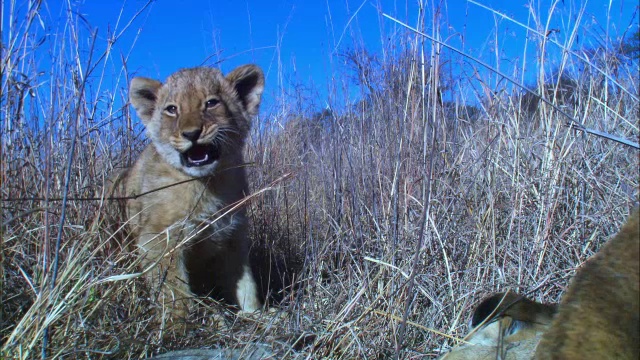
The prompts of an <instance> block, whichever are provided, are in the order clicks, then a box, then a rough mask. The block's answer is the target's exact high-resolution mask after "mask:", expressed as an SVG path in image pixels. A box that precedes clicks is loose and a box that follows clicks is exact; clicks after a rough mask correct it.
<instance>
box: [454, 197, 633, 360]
mask: <svg viewBox="0 0 640 360" xmlns="http://www.w3.org/2000/svg"><path fill="white" fill-rule="evenodd" d="M639 232H640V212H639V211H638V210H636V211H635V212H634V213H633V215H631V217H630V218H629V220H628V221H627V223H626V224H625V225H624V227H623V228H622V229H621V230H620V232H619V233H618V235H617V236H616V237H615V238H613V239H612V240H610V241H609V242H608V243H607V244H605V245H604V246H603V247H602V249H600V251H599V252H598V253H597V254H596V255H595V256H593V257H592V258H591V259H589V260H588V261H587V262H586V263H585V264H584V266H583V267H582V268H580V270H578V272H577V274H576V276H575V277H574V279H573V280H572V282H571V284H570V286H569V288H568V290H567V292H566V294H565V295H564V296H563V298H562V303H561V304H560V305H559V306H558V312H557V314H556V315H555V316H554V315H553V312H554V308H553V305H545V304H540V303H536V302H534V301H531V300H528V299H526V298H522V297H519V296H518V295H515V294H507V295H506V296H504V299H502V297H503V295H504V294H495V295H492V296H490V297H488V298H487V299H485V300H483V302H482V303H481V304H480V305H479V306H478V308H477V309H476V314H478V313H481V314H483V316H479V317H482V318H484V317H487V316H488V317H489V320H488V321H486V322H485V324H474V325H476V326H478V329H477V330H475V329H474V332H472V333H471V334H469V335H468V336H467V338H466V339H465V340H466V341H468V342H469V343H470V344H467V345H462V346H459V347H456V348H454V349H453V350H452V351H451V352H450V353H448V354H446V355H445V356H444V357H443V359H446V360H470V359H479V360H483V359H484V360H490V359H532V358H534V357H535V359H539V360H542V359H544V360H546V359H558V360H560V359H569V360H573V359H576V360H577V359H634V360H635V359H638V358H640V335H639V333H640V315H639V303H640V292H639V286H640V234H639ZM501 299H502V303H500V300H501ZM509 304H513V305H509ZM505 307H506V308H505ZM493 309H497V310H496V311H495V312H494V313H493V314H492V315H490V316H489V314H488V313H489V312H491V310H493ZM476 314H474V323H477V322H478V321H476V319H475V317H476ZM514 321H520V322H522V323H523V324H522V325H525V326H518V327H517V329H518V330H517V331H516V332H513V331H512V330H513V327H512V325H513V323H514ZM538 343H539V344H538Z"/></svg>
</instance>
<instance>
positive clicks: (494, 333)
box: [442, 292, 557, 360]
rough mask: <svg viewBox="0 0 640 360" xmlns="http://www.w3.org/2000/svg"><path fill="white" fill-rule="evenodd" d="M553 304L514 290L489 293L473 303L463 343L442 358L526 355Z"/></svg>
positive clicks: (547, 322)
mask: <svg viewBox="0 0 640 360" xmlns="http://www.w3.org/2000/svg"><path fill="white" fill-rule="evenodd" d="M556 308H557V306H556V304H543V303H539V302H536V301H533V300H530V299H528V298H526V297H524V296H522V295H518V294H516V293H514V292H506V293H495V294H492V295H490V296H488V297H486V298H485V299H483V300H482V302H480V304H478V306H476V308H475V310H474V313H473V317H472V320H471V327H472V329H473V330H472V331H471V332H470V333H469V335H467V336H466V337H465V339H464V341H465V342H466V344H465V345H462V346H459V347H457V348H455V349H453V350H452V351H451V352H450V353H448V354H447V355H445V356H444V357H443V358H442V359H446V360H456V359H458V360H463V359H496V358H497V359H520V358H521V357H522V356H521V354H522V353H525V354H529V358H530V355H531V354H532V353H533V350H534V349H535V346H536V344H537V342H538V341H539V340H540V337H541V336H542V333H543V332H544V331H545V330H547V328H548V327H549V325H550V324H551V320H552V319H553V316H554V314H555V312H556ZM514 345H517V346H520V347H519V348H518V347H514Z"/></svg>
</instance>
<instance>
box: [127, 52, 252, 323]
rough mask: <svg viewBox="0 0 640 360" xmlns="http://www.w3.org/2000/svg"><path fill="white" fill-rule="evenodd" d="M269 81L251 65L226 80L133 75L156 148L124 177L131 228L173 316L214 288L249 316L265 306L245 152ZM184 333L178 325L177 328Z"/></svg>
mask: <svg viewBox="0 0 640 360" xmlns="http://www.w3.org/2000/svg"><path fill="white" fill-rule="evenodd" d="M263 89H264V76H263V74H262V71H261V70H260V68H258V67H257V66H254V65H245V66H241V67H238V68H237V69H235V70H233V71H232V72H231V73H229V74H228V75H227V76H226V77H225V76H223V75H222V73H221V72H220V71H219V70H216V69H212V68H205V67H199V68H193V69H183V70H180V71H178V72H176V73H174V74H173V75H171V76H169V78H168V79H167V81H166V82H165V83H164V84H163V83H161V82H159V81H156V80H152V79H147V78H143V77H136V78H134V79H133V80H132V81H131V86H130V90H129V98H130V101H131V104H132V105H133V107H134V108H135V110H136V113H137V114H138V116H139V117H140V119H142V122H143V124H144V126H145V128H146V133H147V136H148V137H149V138H150V140H151V143H150V144H149V145H148V146H147V147H146V148H145V150H144V151H143V152H142V154H141V155H140V158H139V159H138V160H137V161H136V163H135V165H134V166H133V167H132V168H131V169H130V171H128V173H127V174H126V175H124V176H125V178H124V179H123V182H124V191H125V193H126V195H127V196H128V197H130V200H128V201H127V203H126V212H127V216H128V218H129V225H130V226H129V227H130V229H131V232H132V234H133V235H134V236H135V238H136V241H137V246H138V249H139V251H140V253H141V255H142V256H143V259H142V267H143V268H144V269H145V271H146V276H147V278H148V280H149V281H150V282H151V284H152V285H154V286H159V287H161V289H162V291H160V293H159V302H160V303H162V304H163V307H164V309H165V311H166V312H167V313H166V314H165V316H166V318H167V319H168V320H170V321H174V322H175V321H177V320H178V318H184V317H185V316H186V314H187V310H188V304H189V299H190V297H191V296H192V293H196V294H200V295H205V294H208V293H209V292H210V291H211V290H212V289H215V292H216V293H217V294H218V295H220V296H221V297H222V298H224V299H225V300H226V301H228V302H230V303H233V304H236V305H238V306H239V307H240V309H241V310H242V311H246V312H253V311H255V310H258V309H260V308H261V306H262V305H261V302H260V300H259V298H258V292H257V286H256V282H255V281H254V278H253V275H252V274H251V269H250V266H249V260H248V253H249V245H250V244H249V241H248V238H247V234H246V232H247V219H246V216H245V211H244V209H243V208H242V206H238V207H236V205H237V204H238V202H239V201H241V200H242V199H243V198H244V197H245V196H246V195H247V194H248V186H247V179H246V175H245V170H244V168H243V164H244V161H243V157H242V150H243V147H244V142H245V138H246V136H247V133H248V131H249V125H250V119H251V118H252V117H253V116H255V115H256V114H257V112H258V107H259V104H260V98H261V96H262V91H263ZM177 326H180V325H177Z"/></svg>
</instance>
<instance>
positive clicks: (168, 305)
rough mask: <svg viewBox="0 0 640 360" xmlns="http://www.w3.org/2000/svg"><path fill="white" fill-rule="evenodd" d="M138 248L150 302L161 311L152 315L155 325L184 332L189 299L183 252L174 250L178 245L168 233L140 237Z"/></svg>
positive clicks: (189, 292)
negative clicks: (149, 291)
mask: <svg viewBox="0 0 640 360" xmlns="http://www.w3.org/2000/svg"><path fill="white" fill-rule="evenodd" d="M138 247H139V249H138V250H139V252H140V254H141V256H142V261H141V265H142V268H143V270H144V271H145V277H146V279H147V282H148V284H149V285H150V286H151V290H152V292H153V293H152V296H153V299H154V300H155V302H156V303H157V304H158V306H159V307H160V312H159V313H157V314H155V316H157V319H156V321H155V322H157V323H159V324H160V325H161V330H163V331H164V330H166V329H173V330H174V331H177V332H183V331H184V330H185V329H186V327H185V325H186V318H187V315H188V314H189V304H190V301H191V297H192V294H191V291H190V289H189V281H188V275H187V271H186V268H185V263H184V257H183V250H182V249H180V248H178V247H177V242H176V241H175V240H173V239H171V236H170V235H169V234H168V233H160V234H157V235H142V236H140V238H139V241H138Z"/></svg>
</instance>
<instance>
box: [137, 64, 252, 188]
mask: <svg viewBox="0 0 640 360" xmlns="http://www.w3.org/2000/svg"><path fill="white" fill-rule="evenodd" d="M263 89H264V75H263V74H262V70H260V68H259V67H257V66H255V65H244V66H240V67H238V68H236V69H235V70H233V71H232V72H231V73H229V74H228V75H227V76H226V77H225V76H223V75H222V73H221V72H220V71H219V70H217V69H212V68H205V67H199V68H193V69H183V70H179V71H178V72H176V73H174V74H173V75H171V76H169V78H168V79H167V81H166V82H165V83H164V84H163V83H161V82H159V81H156V80H153V79H148V78H143V77H136V78H134V79H133V80H131V86H130V89H129V98H130V101H131V104H132V105H133V107H134V108H135V109H136V113H137V114H138V116H139V117H140V119H142V122H143V123H144V126H145V127H146V129H147V135H148V136H149V138H150V139H151V141H152V143H153V145H154V146H155V147H156V149H157V151H158V153H159V154H160V155H161V156H162V157H163V158H164V160H165V161H166V162H167V163H168V164H170V165H171V166H174V167H175V168H177V169H180V170H182V171H183V172H185V173H187V174H189V175H191V176H205V175H211V174H213V172H214V171H215V169H216V167H217V166H218V164H219V163H220V162H225V161H231V162H233V161H234V160H237V159H239V156H240V155H241V152H242V146H243V144H244V139H245V138H246V136H247V133H248V131H249V125H250V119H251V117H253V116H254V115H256V114H257V112H258V106H259V105H260V97H261V96H262V91H263Z"/></svg>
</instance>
